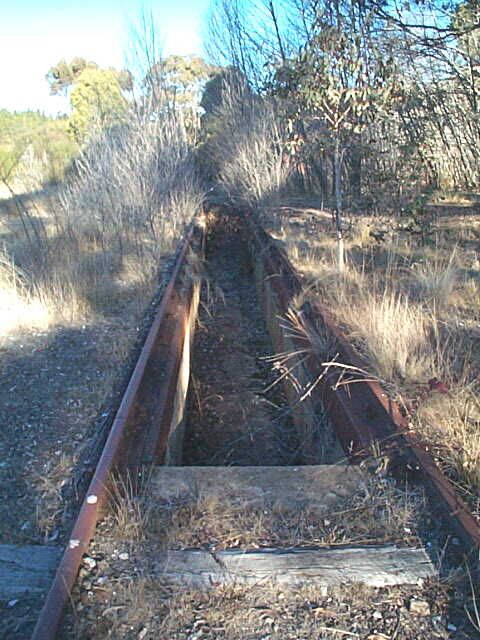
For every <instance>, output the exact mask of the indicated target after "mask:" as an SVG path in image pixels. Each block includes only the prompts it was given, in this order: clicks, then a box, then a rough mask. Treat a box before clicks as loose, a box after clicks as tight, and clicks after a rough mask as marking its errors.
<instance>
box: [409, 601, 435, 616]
mask: <svg viewBox="0 0 480 640" xmlns="http://www.w3.org/2000/svg"><path fill="white" fill-rule="evenodd" d="M410 613H413V614H414V615H416V616H429V615H430V605H429V604H428V602H427V601H426V600H410Z"/></svg>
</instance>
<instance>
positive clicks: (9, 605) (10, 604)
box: [7, 600, 18, 608]
mask: <svg viewBox="0 0 480 640" xmlns="http://www.w3.org/2000/svg"><path fill="white" fill-rule="evenodd" d="M17 602H18V600H9V601H8V605H7V606H8V607H9V608H12V607H14V606H15V605H16V604H17Z"/></svg>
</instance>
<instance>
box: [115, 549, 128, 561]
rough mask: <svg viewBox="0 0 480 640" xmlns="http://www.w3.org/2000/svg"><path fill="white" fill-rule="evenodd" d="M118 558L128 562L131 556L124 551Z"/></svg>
mask: <svg viewBox="0 0 480 640" xmlns="http://www.w3.org/2000/svg"><path fill="white" fill-rule="evenodd" d="M118 557H119V558H120V560H128V558H129V557H130V556H129V555H128V553H126V552H125V551H124V552H123V553H119V554H118Z"/></svg>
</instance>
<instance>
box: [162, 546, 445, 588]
mask: <svg viewBox="0 0 480 640" xmlns="http://www.w3.org/2000/svg"><path fill="white" fill-rule="evenodd" d="M154 573H155V574H156V575H157V576H161V577H162V578H163V579H166V580H167V581H173V582H176V583H178V582H179V583H182V584H184V585H186V586H188V587H196V588H199V587H200V588H202V587H203V588H205V587H210V586H217V585H228V584H257V583H263V582H270V581H272V582H275V583H279V584H283V585H287V586H289V587H292V586H301V585H310V586H312V585H313V586H334V585H341V584H351V583H362V584H366V585H369V586H372V587H384V586H391V585H399V584H419V583H421V581H422V580H424V579H425V578H428V577H431V576H434V575H435V574H436V571H435V569H434V567H433V565H432V563H431V561H430V559H429V557H428V556H427V554H426V553H425V550H424V549H419V548H416V549H414V548H408V547H404V548H400V547H397V546H396V545H382V546H363V547H344V548H331V549H327V548H326V549H261V550H258V551H248V552H244V551H241V550H229V551H221V552H218V553H216V554H215V555H213V554H212V553H209V552H208V551H203V550H197V549H195V550H183V551H168V552H166V553H164V554H161V556H160V557H159V558H158V561H157V563H156V564H155V567H154Z"/></svg>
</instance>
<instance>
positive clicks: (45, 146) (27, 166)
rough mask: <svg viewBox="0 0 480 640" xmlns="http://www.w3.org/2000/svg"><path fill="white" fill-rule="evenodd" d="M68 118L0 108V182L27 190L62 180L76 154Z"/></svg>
mask: <svg viewBox="0 0 480 640" xmlns="http://www.w3.org/2000/svg"><path fill="white" fill-rule="evenodd" d="M67 126H68V120H67V118H66V117H60V118H53V117H49V116H46V115H44V114H43V113H40V112H38V111H24V112H13V113H12V112H10V111H7V110H6V109H0V179H7V180H8V182H9V183H10V184H15V186H16V187H17V188H22V187H23V188H25V189H27V190H31V189H35V188H38V187H40V186H41V185H42V184H43V183H44V182H48V181H56V180H59V179H61V178H62V176H63V173H64V171H65V168H66V166H67V165H68V163H69V162H70V160H71V158H72V157H73V156H74V155H75V153H76V151H77V145H76V144H75V143H74V142H73V141H72V139H71V138H70V137H69V136H68V134H67Z"/></svg>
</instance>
